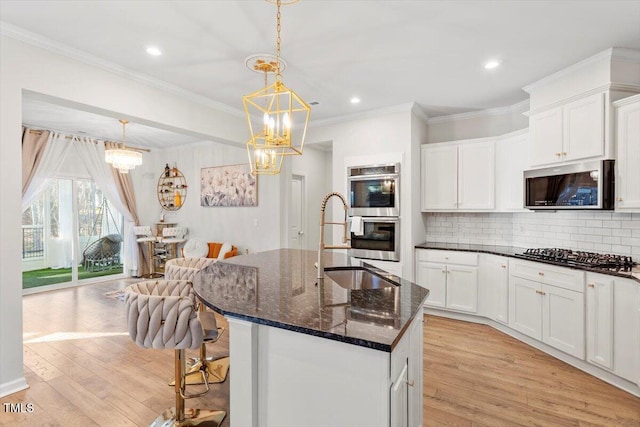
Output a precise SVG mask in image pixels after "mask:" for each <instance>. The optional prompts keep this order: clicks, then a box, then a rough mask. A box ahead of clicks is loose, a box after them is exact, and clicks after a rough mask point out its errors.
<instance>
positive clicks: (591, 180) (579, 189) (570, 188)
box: [524, 160, 615, 210]
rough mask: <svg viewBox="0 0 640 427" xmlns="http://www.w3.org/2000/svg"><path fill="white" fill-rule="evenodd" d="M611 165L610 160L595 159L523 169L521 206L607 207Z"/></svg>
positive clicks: (611, 195) (610, 205)
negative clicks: (549, 166) (542, 167)
mask: <svg viewBox="0 0 640 427" xmlns="http://www.w3.org/2000/svg"><path fill="white" fill-rule="evenodd" d="M613 167H614V161H613V160H599V161H592V162H584V163H577V164H572V165H562V166H557V167H551V168H544V169H535V170H528V171H525V172H524V193H525V196H524V206H525V208H527V209H532V210H537V209H552V210H557V209H607V210H611V209H613V207H614V179H615V178H614V169H613Z"/></svg>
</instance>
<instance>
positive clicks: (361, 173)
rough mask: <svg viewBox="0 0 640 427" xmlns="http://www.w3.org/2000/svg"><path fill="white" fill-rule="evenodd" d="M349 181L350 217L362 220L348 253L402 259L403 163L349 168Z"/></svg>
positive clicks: (391, 259) (393, 259)
mask: <svg viewBox="0 0 640 427" xmlns="http://www.w3.org/2000/svg"><path fill="white" fill-rule="evenodd" d="M347 182H348V193H349V206H350V208H349V216H350V217H351V221H352V224H353V222H354V220H355V222H358V221H361V223H362V226H361V227H359V231H356V232H354V229H353V227H352V230H351V249H350V250H349V255H351V256H353V257H357V258H366V259H377V260H383V261H400V164H399V163H391V164H383V165H370V166H353V167H349V168H348V169H347ZM356 228H358V227H356Z"/></svg>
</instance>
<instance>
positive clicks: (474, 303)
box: [446, 265, 478, 313]
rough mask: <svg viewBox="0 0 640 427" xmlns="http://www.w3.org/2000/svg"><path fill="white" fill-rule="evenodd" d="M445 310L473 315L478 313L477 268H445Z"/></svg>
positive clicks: (449, 266) (451, 266)
mask: <svg viewBox="0 0 640 427" xmlns="http://www.w3.org/2000/svg"><path fill="white" fill-rule="evenodd" d="M446 274H447V293H446V301H447V308H451V309H454V310H460V311H467V312H470V313H475V312H477V311H478V268H477V267H464V266H457V265H448V266H447V273H446Z"/></svg>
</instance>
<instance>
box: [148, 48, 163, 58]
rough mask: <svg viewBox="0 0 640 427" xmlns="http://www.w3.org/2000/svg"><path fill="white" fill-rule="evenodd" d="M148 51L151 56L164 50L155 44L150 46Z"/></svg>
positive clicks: (158, 54)
mask: <svg viewBox="0 0 640 427" xmlns="http://www.w3.org/2000/svg"><path fill="white" fill-rule="evenodd" d="M147 53H148V54H149V55H151V56H160V55H162V51H161V50H160V49H158V48H157V47H155V46H149V47H148V48H147Z"/></svg>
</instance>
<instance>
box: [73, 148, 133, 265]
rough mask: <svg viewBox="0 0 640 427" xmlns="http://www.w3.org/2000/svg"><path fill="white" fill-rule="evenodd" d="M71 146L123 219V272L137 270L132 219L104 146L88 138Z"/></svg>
mask: <svg viewBox="0 0 640 427" xmlns="http://www.w3.org/2000/svg"><path fill="white" fill-rule="evenodd" d="M73 146H74V147H75V150H76V152H77V154H78V157H79V158H80V160H81V161H82V162H83V163H84V165H85V166H86V168H87V170H88V171H89V174H90V175H91V178H92V179H93V181H94V182H95V183H96V185H97V186H98V188H100V190H102V193H103V194H104V195H105V196H106V197H107V199H109V201H110V202H111V203H112V204H113V206H114V207H115V208H116V209H117V210H118V212H120V213H121V214H122V216H123V218H124V230H123V231H122V236H123V237H124V251H123V256H124V270H123V271H125V272H127V271H131V270H137V269H138V244H137V242H136V238H135V235H134V234H133V226H134V218H133V215H132V214H131V212H129V209H128V208H127V206H126V204H125V203H124V201H123V200H122V199H121V198H120V192H119V191H118V187H117V185H116V183H115V181H114V179H113V174H112V172H111V166H110V165H109V164H108V163H107V162H105V160H104V145H103V144H98V143H96V142H95V141H93V140H91V139H89V138H82V139H80V138H75V137H74V138H73Z"/></svg>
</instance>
